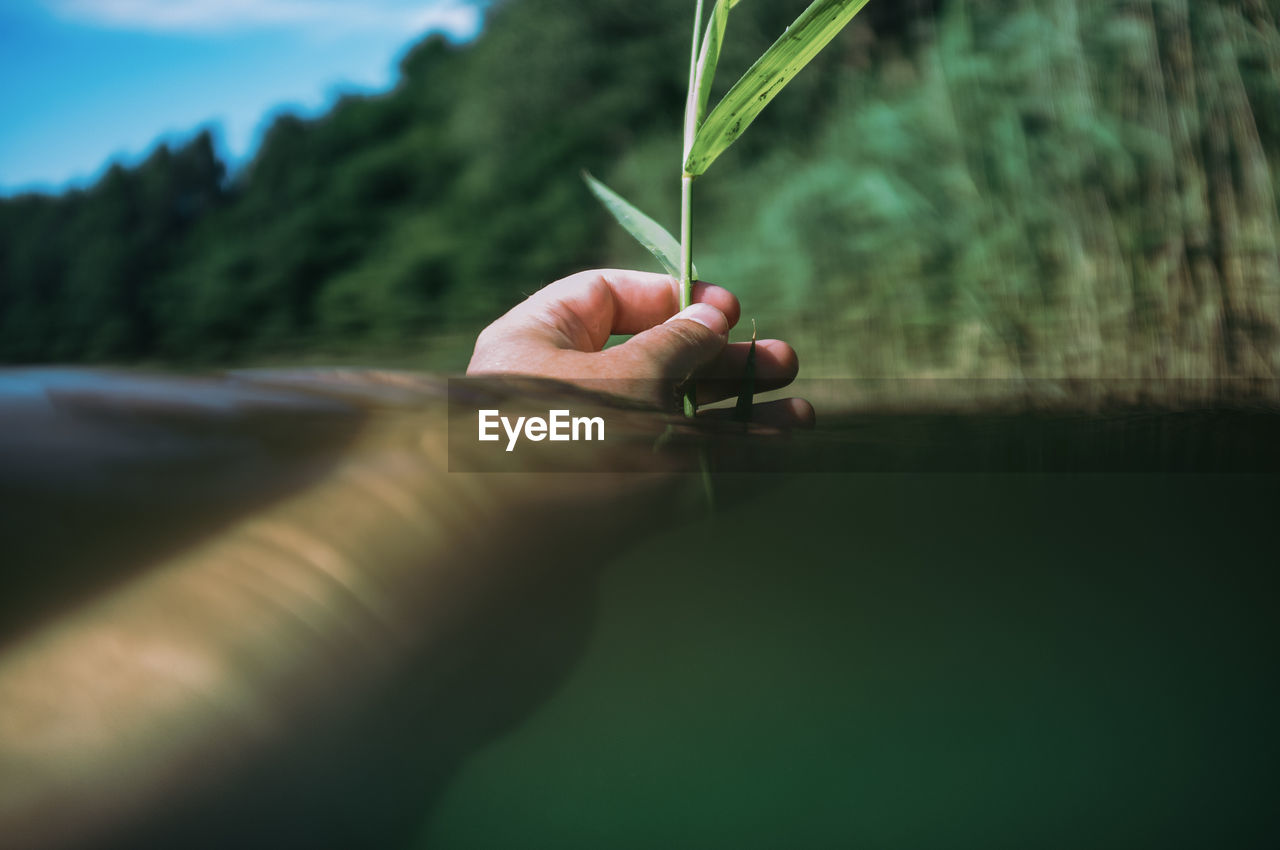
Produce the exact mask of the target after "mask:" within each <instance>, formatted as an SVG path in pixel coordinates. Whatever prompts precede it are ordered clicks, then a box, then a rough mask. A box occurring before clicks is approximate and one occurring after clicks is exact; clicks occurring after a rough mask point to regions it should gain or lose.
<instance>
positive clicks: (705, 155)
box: [584, 0, 870, 416]
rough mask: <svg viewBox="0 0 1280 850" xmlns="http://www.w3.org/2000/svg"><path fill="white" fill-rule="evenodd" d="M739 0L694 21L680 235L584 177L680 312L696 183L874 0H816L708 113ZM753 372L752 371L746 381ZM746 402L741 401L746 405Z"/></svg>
mask: <svg viewBox="0 0 1280 850" xmlns="http://www.w3.org/2000/svg"><path fill="white" fill-rule="evenodd" d="M739 2H740V0H715V6H714V7H713V8H712V10H711V18H710V20H709V21H708V22H707V28H706V32H705V33H704V32H703V31H702V19H703V0H697V5H696V9H695V11H694V18H693V48H692V52H691V56H690V59H689V96H688V100H687V101H686V102H685V113H684V151H683V157H682V160H681V162H682V166H681V177H680V185H681V193H680V239H679V241H677V240H676V238H675V237H674V236H672V235H671V234H670V233H668V232H667V231H666V230H665V229H664V228H663V227H662V225H660V224H658V223H657V222H656V221H654V220H653V219H651V218H649V217H648V216H647V215H645V214H644V213H642V212H640V210H638V209H636V208H635V207H634V206H632V205H631V204H629V203H628V202H627V201H625V200H624V199H623V198H622V197H621V196H620V195H618V194H617V193H616V192H614V191H612V190H611V189H609V188H608V187H607V186H605V185H604V184H603V183H601V182H600V181H599V180H596V179H595V178H594V177H592V176H591V175H589V174H587V175H584V176H585V178H586V181H587V185H588V186H589V187H590V188H591V191H592V192H593V193H594V194H595V195H596V197H597V198H599V199H600V201H601V203H603V204H604V205H605V208H606V209H608V210H609V212H610V213H612V214H613V216H614V217H615V218H616V219H617V220H618V222H619V223H620V224H621V225H622V226H623V227H624V228H626V229H627V232H629V233H630V234H631V235H632V236H634V237H635V238H636V239H637V240H638V241H639V242H640V244H641V245H643V246H644V247H645V248H646V249H648V250H649V252H650V253H652V254H653V255H654V256H655V257H657V258H658V261H659V262H660V263H662V265H663V268H665V269H666V270H667V272H668V273H669V274H671V275H672V276H674V277H678V278H680V283H681V288H680V289H681V294H680V309H682V310H683V309H684V308H685V307H688V306H689V303H690V301H691V300H692V293H693V281H694V280H695V278H696V277H697V272H696V271H695V269H694V265H693V181H694V179H695V178H697V177H698V176H700V175H702V174H703V173H705V172H706V170H707V169H708V168H710V167H711V164H712V163H713V162H715V161H716V158H717V157H719V156H720V154H722V153H724V151H725V149H726V148H728V147H729V145H731V144H733V143H734V142H735V141H737V139H738V137H739V136H741V135H742V133H743V131H745V130H746V129H747V127H748V126H749V125H750V124H751V122H752V121H754V120H755V118H756V116H757V115H759V114H760V112H761V111H762V110H763V109H764V108H765V107H766V106H768V105H769V102H770V101H772V100H773V99H774V98H775V97H776V96H777V95H778V92H780V91H782V89H783V87H784V86H786V84H787V83H789V82H791V80H792V79H793V78H794V77H795V75H796V74H797V73H799V72H800V70H801V69H802V68H804V66H805V65H807V64H809V62H810V60H812V59H813V57H815V56H817V55H818V54H819V53H820V52H821V51H822V48H824V47H826V46H827V44H828V42H830V41H831V39H833V38H835V36H836V34H837V33H839V32H840V30H842V29H843V28H844V26H845V24H847V23H849V21H851V20H853V16H854V15H856V14H858V12H860V11H862V8H863V7H864V6H866V5H867V3H868V2H870V0H814V2H813V3H812V4H811V5H810V6H809V8H807V9H805V10H804V12H802V13H801V14H800V17H798V18H796V20H795V22H794V23H792V24H791V26H789V27H787V30H786V32H784V33H783V34H782V36H781V37H780V38H779V39H778V40H777V41H775V42H774V43H773V45H772V46H771V47H770V48H769V49H768V50H766V51H765V52H764V55H762V56H761V57H760V58H759V59H757V60H756V62H755V64H754V65H752V66H751V67H750V68H749V69H748V70H747V72H746V73H745V74H743V75H742V79H740V80H738V81H737V82H736V83H734V84H733V87H732V88H730V89H729V91H728V92H727V93H726V94H725V96H724V99H723V100H721V101H720V103H718V104H717V105H716V107H715V108H714V109H712V110H711V112H710V114H707V103H708V100H709V98H710V95H711V84H712V82H713V81H714V79H715V73H716V65H717V63H718V62H719V60H720V48H721V46H722V45H723V44H724V37H725V30H726V28H727V26H728V23H729V11H730V10H731V9H733V7H734V6H737V5H738V3H739ZM750 379H751V376H750V375H749V374H748V376H747V380H748V381H750ZM740 407H741V405H740ZM694 409H695V405H694V399H693V394H692V393H687V394H686V395H685V399H684V411H685V415H686V416H692V415H693V414H694Z"/></svg>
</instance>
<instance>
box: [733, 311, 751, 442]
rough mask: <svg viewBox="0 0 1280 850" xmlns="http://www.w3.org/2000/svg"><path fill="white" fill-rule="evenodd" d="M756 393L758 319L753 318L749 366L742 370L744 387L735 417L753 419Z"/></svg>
mask: <svg viewBox="0 0 1280 850" xmlns="http://www.w3.org/2000/svg"><path fill="white" fill-rule="evenodd" d="M755 394H756V320H755V319H752V320H751V347H750V348H748V349H747V368H746V369H744V370H743V372H742V387H741V389H739V390H738V403H737V405H735V407H734V409H733V418H734V419H736V420H738V421H739V422H750V421H751V404H752V402H753V401H754V399H755Z"/></svg>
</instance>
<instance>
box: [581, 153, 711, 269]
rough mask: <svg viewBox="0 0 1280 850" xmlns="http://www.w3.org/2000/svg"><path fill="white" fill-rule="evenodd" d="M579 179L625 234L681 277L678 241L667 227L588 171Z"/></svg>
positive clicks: (663, 266)
mask: <svg viewBox="0 0 1280 850" xmlns="http://www.w3.org/2000/svg"><path fill="white" fill-rule="evenodd" d="M582 179H583V180H585V181H587V188H589V189H590V190H591V192H592V194H594V195H595V196H596V197H597V198H599V199H600V203H602V204H604V208H605V209H607V210H608V211H609V212H610V213H612V214H613V217H614V218H616V219H617V220H618V224H621V225H622V226H623V228H625V229H626V231H627V232H628V233H630V234H631V235H632V236H634V237H635V239H636V241H637V242H639V243H640V244H641V245H643V246H644V247H645V248H646V249H647V250H648V251H649V253H650V254H653V256H655V257H657V258H658V262H660V263H662V268H663V269H665V270H666V272H667V274H669V275H671V276H672V277H675V278H679V277H680V243H679V242H677V241H676V238H675V237H674V236H672V235H671V234H670V233H668V232H667V231H666V229H665V228H664V227H663V226H662V225H661V224H658V223H657V222H656V221H654V220H653V219H651V218H649V216H647V215H645V214H644V213H642V212H640V210H638V209H636V208H635V207H634V206H632V205H631V204H629V203H627V201H626V200H625V199H624V198H623V197H622V196H621V195H619V194H618V193H617V192H615V191H613V190H612V189H610V188H609V187H608V186H606V185H604V184H603V183H601V182H600V181H599V180H597V179H596V178H594V177H592V176H591V175H590V174H588V173H587V172H585V171H584V172H582ZM693 274H694V277H695V278H697V275H698V272H697V270H696V269H695V270H694V273H693Z"/></svg>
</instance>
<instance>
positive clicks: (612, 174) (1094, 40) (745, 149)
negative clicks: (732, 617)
mask: <svg viewBox="0 0 1280 850" xmlns="http://www.w3.org/2000/svg"><path fill="white" fill-rule="evenodd" d="M793 7H794V8H793ZM802 7H803V4H788V3H771V4H764V3H760V4H756V3H752V4H743V7H742V9H741V10H740V12H739V13H736V17H735V19H734V21H733V24H732V26H733V28H734V31H733V36H732V38H730V39H729V40H728V42H727V48H726V54H725V58H724V59H723V61H722V73H721V75H720V78H719V80H718V82H717V86H718V88H719V89H720V90H721V91H723V90H724V89H725V88H727V86H728V84H729V83H731V82H732V80H733V79H735V78H736V77H737V75H738V73H740V72H741V71H742V70H744V69H745V67H746V66H747V65H748V64H749V62H750V61H751V59H752V58H754V57H755V56H756V55H758V54H759V53H760V52H761V51H762V50H763V48H764V47H765V46H767V45H768V44H769V43H770V42H771V41H772V40H773V39H774V38H775V37H776V35H777V34H778V33H779V32H781V31H782V29H783V28H784V27H785V26H786V24H787V23H788V22H789V21H790V20H791V19H792V18H793V17H794V16H795V15H796V14H797V12H798V10H799V9H800V8H802ZM691 9H692V4H690V3H687V2H684V0H652V2H649V3H644V4H637V3H628V2H623V0H593V2H590V3H581V2H570V0H505V2H497V3H494V4H492V5H490V7H489V8H488V11H487V21H486V26H485V29H484V31H483V33H482V35H481V36H480V37H479V38H478V39H476V40H475V41H474V42H471V43H469V44H463V45H455V44H450V43H448V42H447V41H445V40H444V39H443V38H441V37H439V36H431V37H427V38H426V39H425V40H422V41H420V42H419V43H417V44H415V45H413V46H411V47H409V48H408V49H407V51H406V53H405V54H404V56H403V59H402V61H401V64H400V69H399V80H398V83H397V84H396V86H395V87H394V89H393V90H391V91H389V92H387V93H383V94H378V95H363V96H346V97H343V98H342V99H340V100H339V102H337V104H336V105H335V107H334V108H333V109H332V110H331V111H329V112H328V113H327V114H325V115H323V116H321V117H318V118H313V119H303V118H299V117H296V116H292V115H287V114H286V115H281V116H280V117H278V118H277V119H276V120H275V121H274V123H273V124H272V125H271V126H270V128H269V130H268V132H267V133H266V134H265V137H264V140H263V142H262V145H261V147H260V149H259V150H258V151H257V153H256V154H255V155H254V156H253V158H252V160H251V161H250V162H249V163H248V164H247V165H246V166H244V167H243V168H239V169H236V170H234V171H233V170H230V169H229V168H228V167H227V165H226V164H225V163H224V162H222V161H221V160H220V159H219V156H218V154H217V151H216V145H215V143H214V138H213V136H212V135H211V134H210V133H209V132H208V131H203V132H199V133H198V134H197V135H195V136H194V137H193V138H191V139H190V140H189V141H188V142H186V143H185V144H181V145H177V146H168V145H164V146H160V147H159V148H157V149H156V150H155V151H154V153H152V154H151V155H150V156H149V157H148V158H147V159H146V160H145V161H143V162H142V163H141V164H139V165H137V166H136V167H122V166H119V165H116V166H113V167H111V168H110V169H109V170H108V171H106V172H105V174H104V175H103V176H102V177H101V179H100V180H98V181H97V182H96V183H95V184H94V185H92V186H91V187H89V188H86V189H82V190H72V191H67V192H65V193H64V194H61V195H58V196H47V195H35V194H31V195H23V196H18V197H12V198H7V199H4V200H3V201H0V362H5V363H10V364H18V363H23V364H25V363H102V364H113V365H131V364H146V365H149V366H157V365H159V366H163V367H166V368H179V369H187V368H217V367H223V366H232V365H236V366H239V365H258V364H275V363H311V362H322V361H323V362H358V363H365V364H389V365H402V366H411V367H416V368H433V369H441V370H456V369H460V368H462V367H463V366H465V363H466V357H467V354H468V352H469V346H470V342H471V340H472V339H473V338H474V334H475V333H476V331H477V330H478V329H479V328H480V327H483V326H484V324H486V323H487V322H488V321H490V320H492V319H493V318H494V317H496V315H498V314H499V313H501V312H502V311H504V310H505V309H507V308H508V307H510V306H511V305H513V304H515V303H517V302H518V301H520V300H521V299H522V298H524V297H525V296H527V295H528V294H529V293H531V292H533V291H534V290H536V289H537V288H539V287H541V286H542V285H545V284H546V283H548V282H550V281H552V280H555V279H557V278H558V277H561V276H563V275H565V274H568V273H571V272H573V271H577V270H580V269H583V268H589V267H594V266H629V267H631V266H633V267H640V268H653V262H652V260H651V259H649V258H647V257H646V256H645V255H644V254H643V253H642V252H641V251H640V249H639V248H636V247H634V246H632V245H631V244H630V241H629V238H628V237H627V236H626V234H625V233H623V232H622V231H621V230H620V229H618V228H617V227H616V225H615V224H613V223H612V222H611V221H610V220H609V218H608V216H607V215H606V214H605V213H604V212H603V211H602V210H601V209H600V208H599V206H598V205H597V204H596V203H595V201H594V200H593V199H592V198H591V196H590V194H589V193H588V191H587V189H586V187H585V186H584V184H583V181H582V179H581V172H582V171H583V170H584V169H586V170H590V171H591V172H592V173H594V174H596V175H597V176H599V177H601V178H602V179H603V180H605V181H606V182H607V183H609V184H610V185H612V186H613V187H614V188H615V189H617V190H618V191H620V192H621V193H622V194H624V195H626V196H627V197H629V198H630V199H632V200H633V201H635V202H636V203H637V204H638V205H639V206H640V207H642V208H644V209H646V210H648V211H649V212H651V213H652V214H654V215H655V216H656V217H657V218H659V219H660V220H661V221H663V222H664V223H666V224H667V225H668V226H674V223H675V220H676V218H677V205H678V194H679V191H678V179H677V178H678V172H676V170H675V169H676V162H677V157H678V156H679V153H680V142H679V135H680V120H681V119H680V114H681V110H682V108H683V97H684V86H685V82H686V80H685V76H686V74H687V66H686V61H687V51H688V45H687V38H688V24H689V20H688V18H689V16H690V14H691ZM1278 21H1280V15H1278V14H1277V9H1276V6H1275V4H1274V2H1272V1H1271V0H1194V2H1192V0H912V2H896V3H872V4H871V5H870V6H869V7H868V9H867V12H866V13H864V14H863V15H861V16H859V18H857V19H856V20H855V22H854V24H853V25H852V26H851V27H849V28H848V29H847V30H846V31H845V32H844V33H842V34H841V36H840V37H839V38H838V40H837V41H836V42H835V43H833V45H832V46H831V47H830V48H829V49H828V50H827V51H825V52H824V53H823V54H822V55H821V56H820V57H819V58H818V59H817V60H816V61H815V62H814V64H813V65H812V66H811V67H810V68H808V69H807V70H806V71H805V72H804V73H803V74H802V75H801V76H800V77H799V78H798V79H797V80H796V81H795V83H794V84H793V85H792V86H791V87H789V88H788V90H787V91H786V92H785V93H784V94H783V95H782V96H780V97H779V98H778V99H777V100H776V101H775V102H774V104H773V105H772V106H771V107H770V109H769V110H766V112H765V113H764V114H763V115H762V117H761V119H760V120H759V121H758V122H757V124H756V126H755V127H754V128H753V130H752V132H751V133H750V134H748V135H747V136H746V137H745V138H744V140H743V141H742V142H741V143H740V144H739V145H737V146H735V147H734V148H733V149H732V150H731V151H730V152H729V153H728V154H726V156H725V157H724V159H723V160H722V164H721V165H719V166H718V167H717V171H716V173H715V174H714V175H712V176H709V177H708V178H706V179H705V181H700V182H699V185H698V196H697V204H698V212H697V221H698V227H699V230H698V234H697V240H698V252H699V253H698V257H699V266H700V270H701V272H702V273H703V274H704V275H705V276H706V278H707V279H709V280H712V281H715V282H717V283H721V284H723V285H726V286H728V287H730V288H732V289H734V290H735V291H736V292H737V293H738V294H739V295H740V296H741V297H742V300H743V303H744V310H745V312H744V315H745V316H747V317H754V318H756V319H757V320H758V323H759V325H760V328H761V332H762V333H765V334H767V335H770V336H779V337H783V338H787V339H789V340H792V341H793V342H794V343H795V344H796V346H797V348H798V349H800V351H801V354H802V357H803V358H804V359H805V368H806V373H807V374H809V375H810V376H818V377H885V376H889V377H916V376H928V377H942V378H995V379H1006V378H1009V379H1021V378H1053V379H1062V380H1067V381H1074V380H1086V381H1087V380H1090V379H1099V378H1103V379H1117V378H1128V379H1221V378H1250V379H1262V380H1265V379H1269V378H1274V377H1275V376H1276V374H1277V371H1278V370H1280V224H1278V217H1280V206H1278V204H1277V198H1280V30H1278V29H1277V23H1278ZM748 328H749V324H748Z"/></svg>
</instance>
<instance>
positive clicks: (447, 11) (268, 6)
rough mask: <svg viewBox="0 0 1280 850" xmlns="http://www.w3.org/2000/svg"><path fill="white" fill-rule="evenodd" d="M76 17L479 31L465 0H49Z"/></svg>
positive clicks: (111, 23)
mask: <svg viewBox="0 0 1280 850" xmlns="http://www.w3.org/2000/svg"><path fill="white" fill-rule="evenodd" d="M47 2H48V3H49V4H50V6H51V7H52V8H53V9H54V11H55V12H57V13H58V14H60V15H61V16H63V17H64V18H67V19H69V20H72V21H76V22H79V23H84V24H90V25H93V26H100V27H107V28H111V29H127V30H147V31H152V32H181V33H216V32H241V31H244V30H250V29H267V28H270V29H294V30H298V29H302V30H320V31H330V32H332V31H343V30H347V31H349V30H353V29H356V30H366V31H367V30H376V31H397V32H399V31H403V32H406V33H418V32H425V31H426V30H440V31H443V32H446V33H449V34H450V35H453V36H455V37H458V38H465V37H467V36H470V35H472V34H474V33H475V32H476V30H477V29H478V28H479V24H480V12H479V10H478V9H477V8H476V7H475V6H474V5H471V4H470V3H468V2H466V0H434V1H433V0H47Z"/></svg>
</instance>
